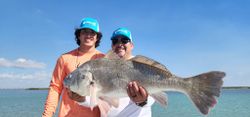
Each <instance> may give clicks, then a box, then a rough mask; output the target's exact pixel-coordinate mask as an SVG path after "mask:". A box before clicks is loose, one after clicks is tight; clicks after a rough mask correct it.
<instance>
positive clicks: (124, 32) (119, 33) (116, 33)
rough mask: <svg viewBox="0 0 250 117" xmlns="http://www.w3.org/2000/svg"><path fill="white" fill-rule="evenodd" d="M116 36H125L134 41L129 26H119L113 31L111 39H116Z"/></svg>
mask: <svg viewBox="0 0 250 117" xmlns="http://www.w3.org/2000/svg"><path fill="white" fill-rule="evenodd" d="M116 36H125V37H127V38H128V39H130V40H131V41H132V35H131V32H130V31H129V30H128V29H127V28H118V29H116V30H115V31H114V32H113V35H112V37H111V40H113V39H115V37H116Z"/></svg>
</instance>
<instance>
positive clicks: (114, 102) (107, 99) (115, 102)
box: [99, 96, 119, 108]
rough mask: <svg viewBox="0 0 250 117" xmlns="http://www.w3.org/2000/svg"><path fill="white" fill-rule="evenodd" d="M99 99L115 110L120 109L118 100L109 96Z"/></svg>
mask: <svg viewBox="0 0 250 117" xmlns="http://www.w3.org/2000/svg"><path fill="white" fill-rule="evenodd" d="M99 99H101V100H103V101H105V102H107V103H108V104H109V105H110V106H113V107H115V108H118V106H119V99H118V98H112V97H108V96H100V97H99Z"/></svg>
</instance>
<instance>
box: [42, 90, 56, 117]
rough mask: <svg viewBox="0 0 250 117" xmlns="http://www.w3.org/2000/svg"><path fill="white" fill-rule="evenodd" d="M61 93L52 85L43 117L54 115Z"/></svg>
mask: <svg viewBox="0 0 250 117" xmlns="http://www.w3.org/2000/svg"><path fill="white" fill-rule="evenodd" d="M59 98H60V93H59V92H58V91H56V90H55V89H54V88H53V87H52V86H50V88H49V91H48V96H47V99H46V102H45V105H44V112H43V115H42V117H52V116H53V115H54V113H55V111H56V108H57V105H58V102H59Z"/></svg>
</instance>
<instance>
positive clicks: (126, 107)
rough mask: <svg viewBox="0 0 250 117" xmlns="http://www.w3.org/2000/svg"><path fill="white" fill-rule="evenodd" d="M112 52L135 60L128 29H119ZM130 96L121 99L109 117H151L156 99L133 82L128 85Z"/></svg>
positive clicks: (113, 42)
mask: <svg viewBox="0 0 250 117" xmlns="http://www.w3.org/2000/svg"><path fill="white" fill-rule="evenodd" d="M111 41H112V50H113V51H114V52H115V53H116V54H117V55H118V56H119V57H120V58H125V59H131V58H133V55H132V50H133V48H134V44H133V41H132V34H131V31H130V30H128V29H127V28H118V29H117V30H115V31H114V32H113V34H112V37H111ZM127 92H128V96H129V97H124V98H120V99H119V104H120V105H119V107H118V108H111V110H110V111H109V113H108V117H151V106H152V104H153V103H154V99H153V98H152V97H150V96H148V93H147V91H146V90H145V89H144V88H143V87H142V86H140V85H139V84H137V82H135V81H133V82H130V83H129V84H128V88H127Z"/></svg>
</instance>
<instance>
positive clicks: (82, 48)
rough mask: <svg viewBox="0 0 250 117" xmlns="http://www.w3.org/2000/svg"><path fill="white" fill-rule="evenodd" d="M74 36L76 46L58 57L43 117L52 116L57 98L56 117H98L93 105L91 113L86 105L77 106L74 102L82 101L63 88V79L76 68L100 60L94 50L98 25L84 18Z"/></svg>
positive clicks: (100, 55)
mask: <svg viewBox="0 0 250 117" xmlns="http://www.w3.org/2000/svg"><path fill="white" fill-rule="evenodd" d="M74 34H75V41H76V43H77V45H78V47H77V48H76V49H74V50H72V51H69V52H67V53H65V54H63V55H61V56H60V57H59V58H58V60H57V64H56V66H55V69H54V72H53V75H52V79H51V82H50V86H49V91H48V96H47V100H46V102H45V107H44V112H43V115H42V116H43V117H52V116H53V115H54V113H55V111H56V108H57V105H58V102H59V101H60V98H61V101H60V107H59V112H58V116H59V117H100V109H99V108H98V107H97V106H96V107H95V108H94V109H93V111H92V110H91V109H90V108H89V107H87V106H81V105H79V104H78V102H77V101H79V102H81V101H85V97H81V96H79V95H77V94H75V93H73V92H70V91H68V90H67V89H66V88H65V87H64V85H63V81H64V78H65V77H66V76H67V75H68V74H69V73H71V72H72V71H74V70H75V69H77V67H78V66H79V65H81V64H83V63H85V62H86V61H89V60H93V59H98V58H102V57H104V54H102V53H101V52H100V51H98V50H97V49H96V47H98V46H99V44H100V40H101V38H102V33H101V32H100V29H99V23H98V22H97V20H96V19H93V18H84V19H82V21H81V24H80V26H79V27H78V28H77V29H76V30H75V33H74ZM71 98H74V99H75V100H76V101H74V100H72V99H71Z"/></svg>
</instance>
